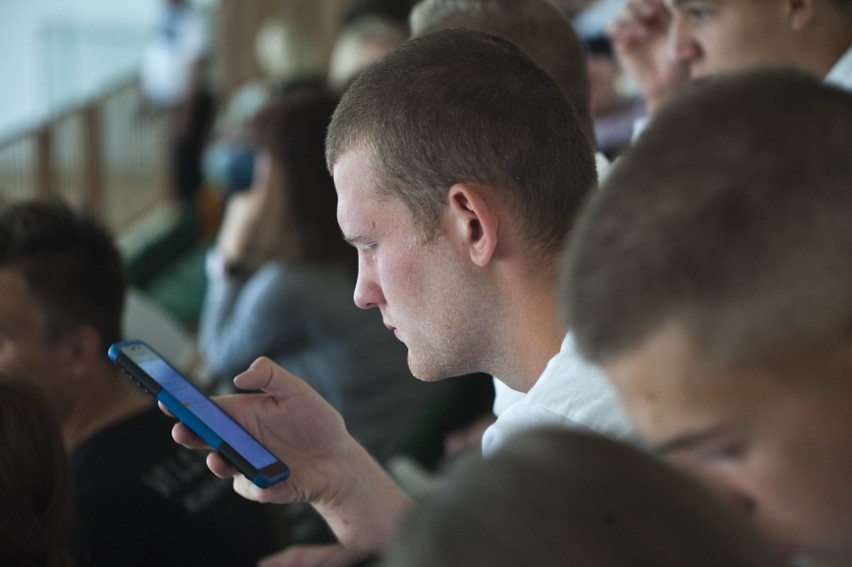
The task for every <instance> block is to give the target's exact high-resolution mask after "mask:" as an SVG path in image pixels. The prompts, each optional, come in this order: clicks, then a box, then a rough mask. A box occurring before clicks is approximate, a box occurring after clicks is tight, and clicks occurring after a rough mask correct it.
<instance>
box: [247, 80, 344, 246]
mask: <svg viewBox="0 0 852 567" xmlns="http://www.w3.org/2000/svg"><path fill="white" fill-rule="evenodd" d="M337 102H338V98H337V97H336V96H335V95H334V94H332V93H331V92H329V91H327V90H325V89H308V90H303V91H300V92H297V93H294V94H292V95H289V96H284V97H282V98H281V99H280V100H278V101H276V102H274V103H272V104H271V105H269V106H268V107H266V108H265V109H264V110H262V111H261V112H260V113H259V115H258V116H257V118H256V120H255V122H254V129H255V132H256V141H257V143H258V146H259V147H260V149H262V150H265V151H267V152H269V154H270V155H271V156H272V158H273V159H274V160H275V162H276V163H277V165H278V167H279V169H280V171H281V173H282V175H283V177H284V183H283V185H284V186H283V187H282V188H281V189H282V190H283V191H284V192H285V194H286V199H285V200H286V206H285V207H286V209H287V213H288V214H287V219H286V221H285V220H284V219H282V222H287V223H290V225H291V227H292V228H293V229H294V230H293V231H292V232H291V233H290V234H292V235H293V236H294V237H295V240H296V242H295V246H294V249H293V250H292V254H293V257H291V258H288V259H289V260H302V261H310V262H335V261H339V260H341V259H352V260H353V261H354V259H355V255H354V254H353V253H352V249H351V248H350V247H349V246H348V245H347V244H346V243H345V242H344V240H343V239H342V238H341V236H340V228H339V227H338V226H337V212H336V211H337V193H335V190H334V180H333V179H332V177H331V175H329V172H328V169H327V168H326V165H325V133H326V129H327V128H328V123H329V121H330V120H331V116H332V114H333V113H334V109H335V107H336V106H337Z"/></svg>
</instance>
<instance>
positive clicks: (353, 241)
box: [343, 233, 367, 246]
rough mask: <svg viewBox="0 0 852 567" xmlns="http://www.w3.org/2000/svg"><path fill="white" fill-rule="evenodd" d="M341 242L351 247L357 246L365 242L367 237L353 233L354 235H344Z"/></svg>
mask: <svg viewBox="0 0 852 567" xmlns="http://www.w3.org/2000/svg"><path fill="white" fill-rule="evenodd" d="M343 240H345V241H346V242H347V243H349V244H350V245H351V246H358V244H360V243H362V242H364V241H365V240H367V237H366V236H364V235H363V234H359V233H355V234H344V235H343Z"/></svg>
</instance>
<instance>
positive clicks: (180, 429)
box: [172, 421, 209, 449]
mask: <svg viewBox="0 0 852 567" xmlns="http://www.w3.org/2000/svg"><path fill="white" fill-rule="evenodd" d="M172 439H174V440H175V441H176V442H177V443H179V444H181V445H183V446H184V447H186V448H187V449H204V448H209V447H208V446H207V443H205V442H204V441H203V440H202V439H201V437H199V436H198V435H196V434H195V433H193V432H192V430H191V429H190V428H189V427H187V426H186V425H185V424H184V423H182V422H180V421H179V422H177V423H175V425H174V427H172Z"/></svg>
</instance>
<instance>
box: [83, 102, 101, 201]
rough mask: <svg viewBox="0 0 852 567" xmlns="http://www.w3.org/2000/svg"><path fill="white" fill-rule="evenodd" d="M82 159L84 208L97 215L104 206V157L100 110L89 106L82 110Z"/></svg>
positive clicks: (91, 105)
mask: <svg viewBox="0 0 852 567" xmlns="http://www.w3.org/2000/svg"><path fill="white" fill-rule="evenodd" d="M80 118H81V121H82V128H81V129H80V134H81V139H80V148H81V158H82V166H83V177H82V181H83V195H82V197H83V207H84V208H85V209H86V210H87V211H90V212H92V213H97V212H99V211H100V210H101V207H102V205H103V202H102V199H103V155H102V149H103V148H102V147H101V132H100V120H99V118H100V117H99V114H98V108H97V104H96V103H90V104H87V105H86V106H85V107H83V109H82V110H81V116H80Z"/></svg>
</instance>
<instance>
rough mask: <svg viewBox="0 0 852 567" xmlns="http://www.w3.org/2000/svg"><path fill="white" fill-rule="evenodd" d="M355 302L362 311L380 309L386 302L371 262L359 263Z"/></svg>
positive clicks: (360, 261)
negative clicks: (373, 308)
mask: <svg viewBox="0 0 852 567" xmlns="http://www.w3.org/2000/svg"><path fill="white" fill-rule="evenodd" d="M354 300H355V305H357V306H358V307H360V308H361V309H370V308H372V307H378V306H379V305H381V304H383V303H384V301H385V298H384V295H382V287H381V285H379V280H378V278H377V277H376V274H375V270H374V267H373V266H372V261H371V260H366V261H365V260H362V259H359V261H358V280H357V281H356V282H355V296H354Z"/></svg>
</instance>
